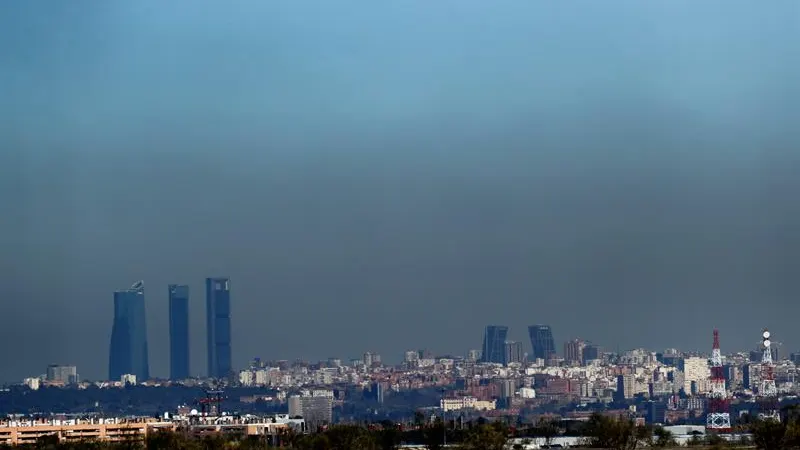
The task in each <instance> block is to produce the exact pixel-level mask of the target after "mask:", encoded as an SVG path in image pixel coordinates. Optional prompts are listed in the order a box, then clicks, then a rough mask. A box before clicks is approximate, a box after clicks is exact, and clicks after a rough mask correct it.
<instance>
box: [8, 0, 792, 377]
mask: <svg viewBox="0 0 800 450" xmlns="http://www.w3.org/2000/svg"><path fill="white" fill-rule="evenodd" d="M798 79H800V4H798V3H797V2H794V1H792V0H787V1H776V2H770V4H769V5H768V6H766V7H765V6H764V5H757V4H755V3H752V2H736V1H734V2H729V1H725V2H723V1H709V2H694V1H688V0H686V1H681V0H676V1H669V2H666V1H665V2H643V1H610V0H609V1H602V2H595V1H576V2H536V1H511V0H500V1H491V2H488V1H485V0H458V1H456V0H437V1H435V2H431V1H427V0H404V1H398V2H374V1H366V0H351V1H348V0H339V1H336V2H331V1H323V0H318V1H313V0H312V1H306V2H295V1H281V0H276V1H261V0H237V1H229V2H216V1H205V0H192V1H189V0H185V1H173V2H162V1H158V0H141V1H136V2H103V1H100V0H97V1H90V0H86V1H77V2H33V1H24V2H2V4H0V207H2V216H1V217H2V220H0V286H2V292H1V293H0V310H2V311H3V314H2V317H3V321H2V326H0V341H2V342H4V343H5V345H4V346H3V357H4V364H3V365H2V366H0V380H5V381H13V380H19V379H21V378H23V377H26V376H36V375H38V374H40V373H43V372H44V371H45V368H46V365H47V364H50V363H60V364H75V365H77V366H78V370H79V372H80V373H81V375H82V376H83V377H86V378H91V379H100V378H104V377H106V374H107V370H108V351H109V339H110V335H111V325H112V316H113V297H112V292H113V291H114V290H118V289H124V288H126V287H128V286H130V285H131V284H132V283H134V282H135V281H137V280H140V279H141V280H144V281H145V290H146V302H147V303H146V308H147V320H148V337H149V342H150V344H149V345H150V366H151V373H152V374H154V375H156V376H167V375H168V370H169V369H168V368H169V364H168V316H167V284H169V283H187V284H189V285H190V287H191V290H192V297H191V325H192V331H191V338H192V354H191V365H192V370H193V372H194V373H195V374H201V375H202V374H204V373H205V367H206V361H205V349H204V345H205V330H204V323H205V322H204V320H205V319H204V316H205V299H204V292H203V280H204V278H205V277H207V276H229V277H230V278H231V297H232V323H233V357H234V365H235V366H237V367H240V366H243V365H245V364H246V363H247V361H249V360H250V359H252V358H253V357H261V358H262V359H296V358H303V359H307V360H311V361H314V360H317V359H324V358H327V357H329V356H336V357H340V358H343V359H349V358H356V357H359V356H360V355H361V354H362V353H363V352H365V351H372V352H377V353H380V354H381V355H382V356H383V358H384V360H388V361H390V362H391V361H398V360H399V359H400V358H401V357H402V352H403V351H404V350H407V349H412V348H413V349H416V348H428V349H431V350H433V351H434V352H436V353H441V354H444V353H454V354H464V353H466V351H467V350H469V349H471V348H480V344H481V338H482V333H483V327H484V326H485V325H488V324H503V325H508V326H509V327H510V329H511V330H510V333H509V336H510V338H511V339H516V340H523V341H525V342H526V346H529V345H530V343H529V341H528V339H527V335H526V333H527V330H526V327H527V326H528V325H530V324H534V323H546V324H550V325H552V327H553V330H554V334H555V338H556V340H557V348H558V349H560V348H561V343H562V342H563V341H566V340H567V339H571V338H576V337H580V338H584V339H589V340H591V341H593V342H595V343H597V344H599V345H601V346H603V347H605V348H606V349H609V350H625V349H631V348H635V347H647V348H651V349H653V350H662V349H664V348H668V347H677V348H681V349H686V350H706V349H708V348H710V346H711V337H712V336H711V335H712V329H713V328H715V327H716V328H719V330H720V334H721V340H722V346H723V350H734V349H736V350H738V349H741V350H750V349H753V348H755V346H756V344H757V342H758V341H759V336H760V332H761V330H762V329H763V328H764V327H769V328H770V330H772V331H773V334H774V336H775V341H777V342H781V343H783V351H785V352H787V353H788V352H791V351H795V350H797V351H800V327H797V326H796V324H797V317H798V314H799V313H800V303H798V297H799V296H800V274H799V273H798V271H799V270H800V265H799V264H798V254H800V238H799V237H798V230H800V202H799V201H798V194H800V177H798V176H797V169H796V168H797V167H800V151H799V150H798V142H800V127H798V124H800V84H798V83H797V80H798Z"/></svg>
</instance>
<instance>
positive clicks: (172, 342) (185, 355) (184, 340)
mask: <svg viewBox="0 0 800 450" xmlns="http://www.w3.org/2000/svg"><path fill="white" fill-rule="evenodd" d="M169 377H170V379H172V380H183V379H186V378H189V286H186V285H184V284H170V285H169Z"/></svg>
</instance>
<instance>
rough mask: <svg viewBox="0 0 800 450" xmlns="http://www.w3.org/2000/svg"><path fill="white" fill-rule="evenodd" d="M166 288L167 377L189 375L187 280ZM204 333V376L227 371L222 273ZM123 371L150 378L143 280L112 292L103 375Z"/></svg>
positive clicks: (213, 281) (213, 282)
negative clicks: (105, 366)
mask: <svg viewBox="0 0 800 450" xmlns="http://www.w3.org/2000/svg"><path fill="white" fill-rule="evenodd" d="M168 288H169V344H170V345H169V347H170V361H169V367H170V378H171V379H173V380H179V379H185V378H188V377H189V376H190V371H189V328H190V326H189V286H187V285H182V284H170V285H169V286H168ZM206 335H207V337H208V342H207V346H208V348H207V355H208V376H209V377H211V378H224V377H227V376H229V375H230V374H231V372H232V360H231V359H232V358H231V355H232V353H231V294H230V279H229V278H227V277H216V278H206ZM501 345H502V343H501ZM123 375H135V376H136V380H137V381H145V380H148V379H149V378H150V364H149V360H148V349H147V325H146V323H145V308H144V282H143V281H137V282H136V283H134V284H133V286H131V287H130V288H128V289H124V290H120V291H116V292H114V323H113V326H112V331H111V345H110V350H109V359H108V379H109V380H114V381H117V380H120V379H121V378H122V376H123Z"/></svg>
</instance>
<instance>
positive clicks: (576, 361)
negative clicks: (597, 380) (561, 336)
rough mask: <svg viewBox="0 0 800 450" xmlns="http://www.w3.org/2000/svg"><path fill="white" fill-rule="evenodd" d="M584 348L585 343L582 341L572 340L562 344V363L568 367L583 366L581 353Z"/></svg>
mask: <svg viewBox="0 0 800 450" xmlns="http://www.w3.org/2000/svg"><path fill="white" fill-rule="evenodd" d="M585 348H586V342H584V341H583V340H582V339H573V340H571V341H567V342H565V343H564V362H566V363H567V365H570V366H579V365H581V364H583V361H584V359H583V351H584V349H585Z"/></svg>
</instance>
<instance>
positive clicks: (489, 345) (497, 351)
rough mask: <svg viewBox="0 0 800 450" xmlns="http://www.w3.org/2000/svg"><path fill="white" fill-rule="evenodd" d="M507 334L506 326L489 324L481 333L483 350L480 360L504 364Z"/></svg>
mask: <svg viewBox="0 0 800 450" xmlns="http://www.w3.org/2000/svg"><path fill="white" fill-rule="evenodd" d="M507 336H508V327H506V326H502V325H489V326H487V327H486V331H485V332H484V333H483V352H482V356H481V361H483V362H488V363H498V364H505V363H506V361H505V356H506V351H505V343H506V337H507Z"/></svg>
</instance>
